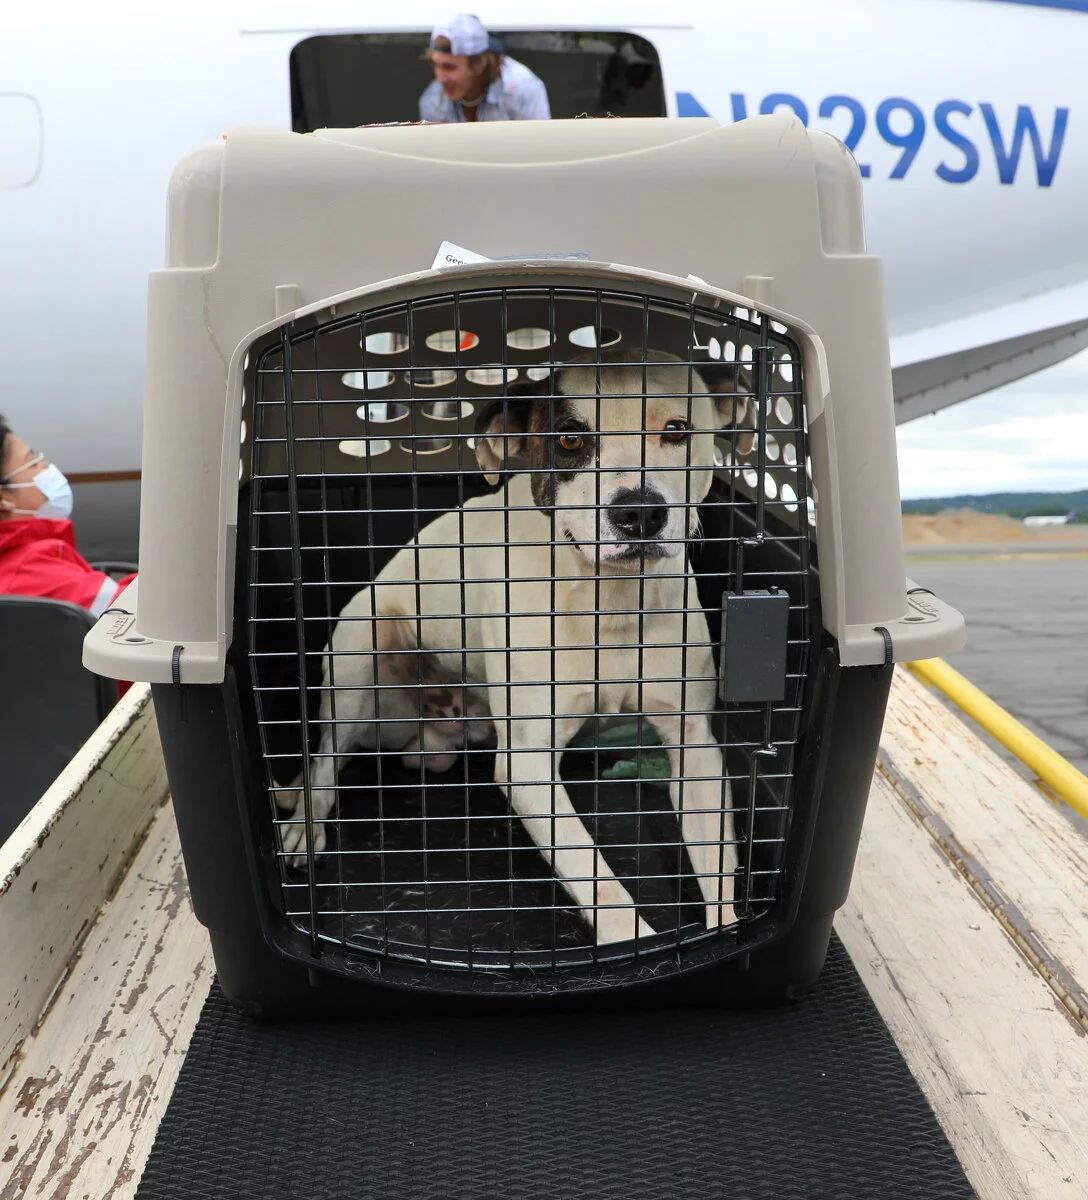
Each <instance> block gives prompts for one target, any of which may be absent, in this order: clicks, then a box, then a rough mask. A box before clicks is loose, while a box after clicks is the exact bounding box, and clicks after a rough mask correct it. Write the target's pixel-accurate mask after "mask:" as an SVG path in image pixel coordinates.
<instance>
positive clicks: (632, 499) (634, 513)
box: [608, 488, 669, 538]
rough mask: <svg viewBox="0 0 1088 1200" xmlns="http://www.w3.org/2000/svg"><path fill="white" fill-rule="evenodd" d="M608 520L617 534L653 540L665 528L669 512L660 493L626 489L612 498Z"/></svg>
mask: <svg viewBox="0 0 1088 1200" xmlns="http://www.w3.org/2000/svg"><path fill="white" fill-rule="evenodd" d="M608 519H609V520H610V521H611V522H612V524H613V525H614V526H615V528H616V532H617V533H622V534H624V535H626V536H627V537H633V538H652V537H657V535H658V534H659V533H660V532H661V530H662V529H664V528H665V522H666V521H667V520H668V519H669V510H668V508H667V507H666V505H665V498H664V496H662V495H661V493H660V492H655V491H651V490H649V489H638V488H626V489H624V490H623V491H622V492H617V493H616V494H615V495H614V496H613V497H612V503H611V504H610V505H609V506H608Z"/></svg>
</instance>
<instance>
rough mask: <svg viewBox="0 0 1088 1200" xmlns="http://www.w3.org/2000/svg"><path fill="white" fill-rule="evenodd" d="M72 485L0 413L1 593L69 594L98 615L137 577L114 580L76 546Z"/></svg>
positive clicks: (65, 597)
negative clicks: (94, 565)
mask: <svg viewBox="0 0 1088 1200" xmlns="http://www.w3.org/2000/svg"><path fill="white" fill-rule="evenodd" d="M71 515H72V488H71V485H70V484H69V483H68V480H67V479H65V478H64V476H63V475H62V474H61V472H60V470H59V469H58V468H57V467H55V466H54V465H53V464H52V463H51V462H48V461H47V460H46V458H45V456H44V455H43V454H38V453H36V452H35V451H34V450H33V449H31V447H30V446H28V445H27V444H26V442H24V441H23V439H22V438H21V437H18V436H17V435H16V434H15V433H13V432H12V431H11V429H10V428H9V427H8V425H7V422H6V421H5V420H4V418H3V417H0V593H4V594H6V595H13V596H40V597H44V598H47V599H51V600H67V601H68V602H69V603H70V604H78V605H79V606H80V607H81V608H85V609H87V610H88V611H89V612H90V613H91V614H92V615H93V616H96V617H97V616H100V615H101V614H102V613H103V612H105V610H106V609H107V608H109V606H110V605H111V604H112V603H113V601H114V600H115V599H116V598H117V596H118V595H119V593H120V592H121V591H122V590H123V589H124V588H125V587H127V586H128V584H129V583H130V582H131V581H132V580H133V579H134V578H135V576H134V575H129V576H127V577H126V578H125V579H123V580H121V581H120V582H118V581H117V580H115V579H113V578H111V577H110V576H109V575H106V574H104V573H103V572H102V571H97V570H95V568H94V567H92V566H91V564H90V563H89V562H87V560H86V559H85V558H84V557H83V556H82V555H81V554H80V553H79V551H78V550H77V549H76V539H75V531H74V529H73V526H72V522H71V521H70V520H69V519H68V518H69V517H70V516H71Z"/></svg>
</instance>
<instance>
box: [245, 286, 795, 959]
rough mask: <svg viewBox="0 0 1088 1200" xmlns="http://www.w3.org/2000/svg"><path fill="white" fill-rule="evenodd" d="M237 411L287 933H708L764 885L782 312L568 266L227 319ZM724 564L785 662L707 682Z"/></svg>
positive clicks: (258, 713)
mask: <svg viewBox="0 0 1088 1200" xmlns="http://www.w3.org/2000/svg"><path fill="white" fill-rule="evenodd" d="M243 418H244V419H243V434H242V461H241V468H240V470H241V481H242V486H241V492H240V497H241V506H242V512H241V517H240V529H242V530H244V531H245V537H246V544H245V545H244V546H243V550H242V553H241V554H240V564H241V565H242V571H241V572H240V578H241V580H242V583H241V586H240V589H239V598H238V604H239V607H240V613H239V615H240V617H241V618H242V620H241V622H240V624H242V627H243V628H244V630H245V663H246V668H247V670H248V673H249V678H250V682H251V684H252V694H253V724H254V725H255V730H254V733H255V735H256V739H257V741H258V744H259V748H260V760H261V766H262V770H263V772H264V779H263V781H262V785H261V788H260V791H261V794H262V795H264V794H266V795H267V809H266V811H265V813H264V814H263V820H265V821H268V822H270V824H271V826H272V827H273V828H274V830H275V842H274V848H275V850H274V858H273V857H272V856H270V860H269V871H270V872H271V873H274V881H275V885H276V887H277V889H278V894H279V895H280V896H281V897H282V905H283V913H284V916H285V917H286V919H287V921H288V922H289V923H290V925H291V926H292V927H293V928H294V929H296V930H297V931H300V932H301V933H303V934H305V935H306V937H307V938H308V939H309V945H310V948H311V951H312V953H313V954H314V955H323V956H325V957H328V956H329V955H336V954H340V956H341V957H343V956H344V955H348V954H354V953H356V952H362V953H363V955H364V956H365V955H370V956H373V955H379V956H385V957H389V958H393V959H397V960H401V961H408V962H415V963H424V964H429V965H438V966H443V967H456V968H464V969H469V970H480V969H487V970H491V971H499V972H502V971H509V970H511V969H517V968H521V967H526V966H529V967H536V968H538V969H539V968H542V967H551V968H554V969H556V970H559V969H560V968H562V967H564V966H567V965H572V964H586V963H591V964H604V963H617V962H625V961H630V960H632V959H637V958H639V957H644V956H649V955H654V954H661V953H669V952H675V950H676V949H677V948H678V947H681V946H688V945H691V944H693V943H697V942H705V943H712V944H713V945H716V946H718V947H720V950H721V953H722V954H723V955H725V954H727V953H735V952H737V950H738V948H739V947H742V946H743V945H744V944H745V942H746V939H749V938H750V937H751V936H752V931H753V930H756V929H758V927H759V923H760V921H761V920H763V919H764V918H766V917H768V915H769V914H772V913H773V912H774V911H775V908H776V906H779V905H781V903H782V902H783V899H784V896H783V884H782V880H783V862H784V856H785V850H786V847H787V845H788V840H789V836H790V829H791V794H792V785H793V782H794V778H793V777H794V770H795V767H794V761H795V748H796V744H797V740H798V734H799V729H800V723H801V718H802V714H803V708H804V700H805V682H806V677H807V674H808V671H809V658H810V644H811V641H812V624H811V620H812V612H813V605H814V604H815V600H816V597H815V590H816V589H815V584H814V576H813V573H812V571H811V570H810V566H811V564H810V536H811V533H812V529H813V528H814V524H815V508H814V505H813V504H812V502H811V500H810V498H809V497H810V493H811V482H810V475H809V468H808V459H807V453H806V444H805V418H804V404H803V386H802V378H801V356H800V353H799V350H798V346H797V343H796V342H795V340H794V339H793V338H792V337H791V335H790V332H789V330H788V329H787V328H786V327H785V326H783V325H781V324H779V323H777V322H772V321H771V320H769V319H767V318H766V317H764V316H763V315H761V314H759V313H757V312H753V311H748V310H745V309H740V308H738V309H735V310H731V311H727V310H724V309H722V308H720V307H719V308H714V307H710V306H709V305H707V306H703V305H700V304H699V303H697V302H692V299H691V297H690V296H689V297H687V298H680V297H676V298H671V299H670V298H665V297H663V296H653V297H651V296H648V295H643V294H640V293H636V292H630V293H628V292H622V291H611V290H602V289H600V288H595V287H582V286H573V285H572V286H569V287H530V286H524V287H522V286H519V287H495V288H481V289H475V290H464V291H450V292H448V293H446V294H443V295H435V296H428V297H426V298H425V299H419V300H412V301H406V302H403V303H398V304H396V305H386V306H384V307H380V308H370V309H362V310H360V311H353V312H347V313H345V312H344V311H342V310H341V311H336V312H334V311H331V310H329V311H327V312H325V313H324V314H321V315H320V316H319V317H318V318H316V319H308V320H307V321H306V322H305V323H303V322H297V323H288V324H285V325H284V326H282V328H281V329H280V330H278V331H277V332H276V333H275V334H273V335H268V336H266V337H265V338H264V339H262V340H261V341H258V342H257V343H255V344H254V346H253V347H251V349H250V353H249V357H248V360H247V367H246V381H245V400H244V411H243ZM753 590H758V591H759V592H762V593H767V594H770V595H771V596H777V597H778V598H779V599H781V600H782V611H783V612H788V619H787V621H786V623H785V625H784V626H783V630H782V641H783V653H784V669H783V671H782V682H781V687H780V688H779V689H778V691H777V692H775V688H774V686H773V685H772V687H771V693H770V694H771V697H772V698H768V699H759V700H756V701H751V700H748V701H730V700H726V701H722V700H721V699H720V686H719V685H720V678H719V675H720V669H721V666H722V663H721V657H722V617H721V614H722V608H723V598H725V597H729V596H738V595H744V594H746V593H749V594H750V593H751V592H752V591H753Z"/></svg>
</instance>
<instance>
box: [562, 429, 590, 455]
mask: <svg viewBox="0 0 1088 1200" xmlns="http://www.w3.org/2000/svg"><path fill="white" fill-rule="evenodd" d="M585 442H586V440H585V438H584V437H582V435H581V434H580V433H561V434H560V435H559V448H560V449H561V450H566V452H567V453H568V454H573V453H574V452H575V451H576V450H581V448H582V447H583V446H584V445H585Z"/></svg>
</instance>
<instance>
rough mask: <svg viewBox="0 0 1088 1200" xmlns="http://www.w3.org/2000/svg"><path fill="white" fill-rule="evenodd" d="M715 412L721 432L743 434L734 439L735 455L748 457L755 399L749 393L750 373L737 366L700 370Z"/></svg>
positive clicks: (752, 446) (714, 365) (719, 365)
mask: <svg viewBox="0 0 1088 1200" xmlns="http://www.w3.org/2000/svg"><path fill="white" fill-rule="evenodd" d="M699 373H700V374H701V375H702V377H703V382H704V383H705V384H706V386H707V389H708V390H709V392H710V394H711V396H712V397H713V398H714V407H715V408H716V409H717V413H718V422H719V424H720V425H721V427H722V428H723V429H736V430H742V431H743V432H740V433H738V434H737V437H736V443H735V445H736V452H737V453H738V454H751V452H752V451H753V450H754V449H755V444H756V438H755V434H754V433H753V432H751V431H753V430H755V429H756V427H757V426H756V397H755V394H754V392H753V391H752V373H751V371H750V370H749V369H748V368H747V367H745V366H742V365H741V364H740V363H711V364H710V365H709V366H708V367H707V366H703V367H700V368H699Z"/></svg>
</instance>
